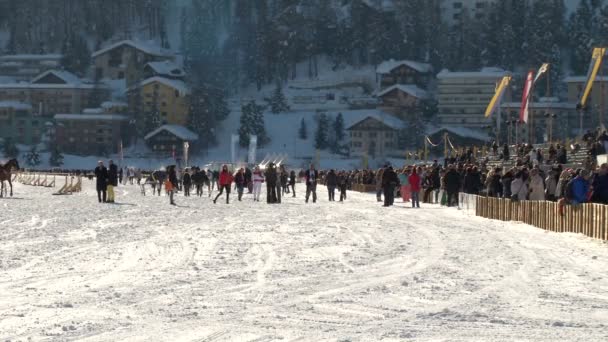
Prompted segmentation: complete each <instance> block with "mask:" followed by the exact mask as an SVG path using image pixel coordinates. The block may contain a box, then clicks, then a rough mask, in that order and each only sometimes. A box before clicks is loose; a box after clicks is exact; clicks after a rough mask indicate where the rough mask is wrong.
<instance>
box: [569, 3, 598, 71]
mask: <svg viewBox="0 0 608 342" xmlns="http://www.w3.org/2000/svg"><path fill="white" fill-rule="evenodd" d="M592 18H593V13H592V11H591V5H590V3H589V0H581V2H580V3H579V6H578V7H577V9H576V12H575V13H573V14H572V15H571V16H570V21H569V24H568V31H569V42H570V48H571V57H570V67H571V68H572V70H573V71H574V72H575V73H576V74H584V73H585V72H586V71H587V67H588V65H589V60H590V59H591V52H592V48H593V46H592V45H593V39H592Z"/></svg>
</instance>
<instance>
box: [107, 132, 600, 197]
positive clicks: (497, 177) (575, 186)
mask: <svg viewBox="0 0 608 342" xmlns="http://www.w3.org/2000/svg"><path fill="white" fill-rule="evenodd" d="M587 138H588V139H587V140H586V141H587V143H588V148H590V149H589V151H590V153H599V152H603V151H604V150H603V148H604V147H603V146H604V143H605V142H608V135H607V134H606V132H602V133H601V134H600V133H599V132H598V134H597V135H589V136H588V137H587ZM600 145H601V146H600ZM576 148H577V147H576V146H573V147H572V149H573V150H574V152H576ZM492 149H493V150H492V152H491V153H496V154H497V155H498V158H497V159H503V160H504V159H509V158H510V157H509V156H510V155H511V153H515V154H516V155H517V157H516V158H515V163H513V164H512V166H509V167H505V168H504V169H503V167H501V166H489V160H490V159H489V158H488V157H485V158H476V157H475V153H473V149H467V150H465V151H464V152H463V153H460V154H457V155H455V156H453V157H449V158H446V159H445V160H444V163H443V164H439V163H438V161H437V160H435V161H434V162H433V163H432V164H426V165H409V166H405V167H402V168H397V169H394V168H393V166H391V165H389V164H387V165H385V166H384V167H383V168H380V169H378V170H370V169H366V170H351V171H344V170H343V171H340V170H320V171H319V170H317V169H315V167H314V165H311V166H310V167H309V168H308V169H306V170H299V171H298V172H296V170H291V171H288V170H287V169H286V167H285V166H284V165H280V166H277V165H274V164H273V163H270V164H268V165H266V166H265V167H264V168H263V169H262V168H261V167H260V166H256V167H254V168H252V169H251V168H249V167H243V168H239V169H237V170H235V171H232V170H230V169H229V167H228V166H227V165H224V166H223V167H222V168H221V170H204V169H201V168H198V167H191V168H188V169H186V170H181V172H180V170H178V169H177V168H176V167H175V166H174V165H171V166H169V167H167V168H166V170H164V171H153V172H150V173H145V172H142V171H140V170H133V169H125V170H126V171H124V172H123V169H118V168H117V167H116V165H115V164H113V163H112V161H110V162H109V166H108V168H106V167H105V166H104V165H103V162H101V161H100V162H99V165H98V166H97V168H96V169H95V176H96V178H97V190H98V200H99V202H109V203H112V202H113V201H114V197H115V195H114V191H113V190H114V187H116V186H117V185H118V183H123V181H124V182H125V183H126V182H131V183H132V184H135V183H137V184H140V186H141V188H142V193H143V194H144V195H145V193H146V190H145V188H146V186H147V185H148V186H151V187H152V193H153V194H157V195H160V194H161V192H162V189H163V188H164V189H165V191H166V192H167V194H168V195H169V199H170V203H171V204H175V200H174V194H175V193H176V192H178V191H181V192H183V195H184V196H191V193H195V194H196V196H199V197H200V196H203V195H204V193H205V192H207V193H208V196H209V197H211V196H212V192H213V191H214V190H216V191H217V193H216V195H215V197H214V198H213V202H214V203H217V201H218V200H219V199H220V198H222V197H225V200H226V203H230V194H231V192H233V191H235V192H236V194H237V200H238V201H242V200H243V195H244V194H245V193H248V194H252V198H253V201H256V202H259V201H260V199H261V195H262V189H263V187H264V186H265V188H266V202H267V203H269V204H278V203H281V200H282V198H283V197H285V196H288V195H291V196H292V197H296V184H297V183H303V184H304V185H305V188H306V189H305V192H304V194H305V196H304V198H305V202H306V203H308V202H309V201H310V200H312V202H313V203H315V202H316V201H317V199H318V198H317V185H318V184H323V185H325V186H326V188H327V199H328V201H335V200H336V192H338V193H339V197H338V201H340V202H342V201H345V200H346V198H347V191H348V190H351V189H353V186H354V185H355V184H358V185H364V186H366V187H367V188H366V189H373V190H374V191H375V192H376V198H377V200H378V201H379V202H383V205H384V206H392V205H393V204H394V202H395V198H398V197H400V198H401V200H402V201H403V202H411V206H412V207H413V208H419V207H420V203H421V202H422V203H436V204H442V205H446V206H458V204H459V203H458V197H459V196H458V193H460V192H464V193H467V194H476V195H484V196H490V197H501V198H508V199H511V200H514V201H522V200H539V201H540V200H548V201H558V200H561V201H563V202H564V203H572V204H578V203H586V202H594V203H603V204H608V165H606V164H603V165H597V163H596V162H589V163H585V164H584V165H582V167H580V168H577V169H572V168H567V167H564V166H563V165H564V164H566V163H567V162H568V160H567V159H568V152H567V149H566V147H565V146H563V145H559V144H558V145H555V146H553V145H549V147H548V148H546V150H545V151H543V150H542V149H541V148H535V147H534V146H532V145H526V144H518V145H516V146H514V148H509V147H508V146H506V147H504V148H503V150H502V152H500V153H499V151H498V149H499V148H498V145H497V144H493V145H492ZM512 151H513V152H512ZM591 151H593V152H591ZM505 157H506V158H505ZM594 160H595V158H594ZM505 165H507V164H505ZM123 174H124V177H123ZM205 189H206V190H205ZM440 194H441V196H440Z"/></svg>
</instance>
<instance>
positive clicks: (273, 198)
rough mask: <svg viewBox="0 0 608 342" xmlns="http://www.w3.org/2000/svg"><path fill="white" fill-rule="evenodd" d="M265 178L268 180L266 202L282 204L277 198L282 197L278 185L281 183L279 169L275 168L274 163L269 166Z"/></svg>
mask: <svg viewBox="0 0 608 342" xmlns="http://www.w3.org/2000/svg"><path fill="white" fill-rule="evenodd" d="M264 178H265V179H266V202H267V203H268V204H274V203H280V199H279V198H278V197H277V196H280V195H281V193H280V192H279V193H278V194H277V185H278V184H279V182H278V175H277V169H276V167H275V166H274V163H270V164H268V168H267V169H266V172H265V174H264Z"/></svg>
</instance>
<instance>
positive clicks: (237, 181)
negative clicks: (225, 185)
mask: <svg viewBox="0 0 608 342" xmlns="http://www.w3.org/2000/svg"><path fill="white" fill-rule="evenodd" d="M234 185H235V186H236V192H237V194H238V200H239V201H241V200H242V199H243V192H244V191H245V186H246V185H247V183H246V181H245V170H243V168H240V169H239V171H238V172H237V173H236V175H234Z"/></svg>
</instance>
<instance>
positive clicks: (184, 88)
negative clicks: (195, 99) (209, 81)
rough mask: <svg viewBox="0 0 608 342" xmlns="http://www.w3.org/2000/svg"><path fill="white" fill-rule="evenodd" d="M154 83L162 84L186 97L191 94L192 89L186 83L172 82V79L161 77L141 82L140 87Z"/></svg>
mask: <svg viewBox="0 0 608 342" xmlns="http://www.w3.org/2000/svg"><path fill="white" fill-rule="evenodd" d="M154 82H159V83H162V84H164V85H166V86H168V87H171V88H173V89H175V90H177V91H179V92H180V93H182V94H186V95H187V94H190V87H188V85H187V84H186V83H185V82H184V81H180V80H172V79H169V78H165V77H160V76H154V77H150V78H148V79H145V80H143V81H141V83H140V84H139V85H140V86H145V85H148V84H150V83H154Z"/></svg>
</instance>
